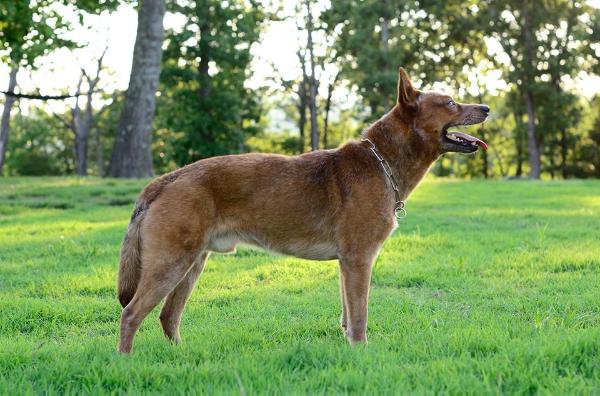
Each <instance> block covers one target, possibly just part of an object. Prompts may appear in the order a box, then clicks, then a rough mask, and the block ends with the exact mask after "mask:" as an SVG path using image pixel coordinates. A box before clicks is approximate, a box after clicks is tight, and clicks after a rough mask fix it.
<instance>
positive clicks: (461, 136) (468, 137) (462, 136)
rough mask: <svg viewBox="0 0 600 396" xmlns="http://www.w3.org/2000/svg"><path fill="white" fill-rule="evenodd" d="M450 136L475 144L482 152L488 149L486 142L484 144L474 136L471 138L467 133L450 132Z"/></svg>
mask: <svg viewBox="0 0 600 396" xmlns="http://www.w3.org/2000/svg"><path fill="white" fill-rule="evenodd" d="M452 134H453V135H455V136H458V137H459V138H463V139H465V140H468V141H469V142H475V144H477V145H478V146H479V147H481V148H482V149H484V150H487V149H488V145H487V143H486V142H484V141H483V140H481V139H479V138H476V137H475V136H471V135H469V134H468V133H462V132H452Z"/></svg>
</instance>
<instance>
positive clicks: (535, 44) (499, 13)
mask: <svg viewBox="0 0 600 396" xmlns="http://www.w3.org/2000/svg"><path fill="white" fill-rule="evenodd" d="M481 8H482V9H481V11H480V13H479V15H480V18H482V19H480V21H481V23H482V26H484V31H485V32H486V34H488V35H489V36H490V37H492V38H493V39H494V40H496V41H497V42H498V43H499V44H500V45H501V46H502V49H503V51H504V53H505V54H506V56H507V58H508V60H509V62H510V66H511V67H510V68H508V69H507V70H508V71H507V73H506V75H505V78H506V80H507V81H511V82H513V84H515V86H516V87H517V91H518V92H519V95H520V96H521V98H522V101H523V104H524V107H525V112H526V114H527V128H526V131H527V146H528V152H529V163H530V177H531V178H535V179H537V178H539V177H540V173H541V153H542V152H543V144H544V134H543V133H540V131H538V129H537V124H538V123H539V122H540V120H539V116H540V114H539V113H540V108H541V106H540V102H541V101H543V100H544V99H545V93H547V91H545V88H544V87H545V85H546V83H545V81H547V80H551V81H553V84H554V87H555V89H556V90H557V92H558V91H561V90H562V88H561V83H560V78H561V77H562V76H565V75H573V74H574V73H575V72H578V71H579V70H580V67H579V66H578V64H584V62H583V61H584V60H586V59H587V60H589V59H592V58H593V57H594V55H593V53H592V52H591V51H592V49H591V48H592V47H591V43H592V42H593V37H592V35H593V34H594V33H593V32H594V31H593V29H591V27H590V26H588V25H592V24H593V23H596V21H595V20H594V18H593V16H594V15H593V14H592V12H591V9H590V8H589V7H588V6H585V5H583V4H581V3H578V2H576V1H572V0H557V1H552V2H550V1H536V2H532V1H530V0H523V1H521V0H519V1H517V0H499V1H494V2H488V3H482V4H481ZM584 15H586V16H587V17H586V18H582V16H584ZM586 20H587V22H585V21H586ZM574 66H575V67H574ZM557 103H558V102H557ZM557 110H558V109H557ZM558 114H560V113H559V111H555V112H554V114H553V115H551V116H553V117H558ZM546 124H548V123H546ZM565 140H566V137H565ZM565 160H566V159H565Z"/></svg>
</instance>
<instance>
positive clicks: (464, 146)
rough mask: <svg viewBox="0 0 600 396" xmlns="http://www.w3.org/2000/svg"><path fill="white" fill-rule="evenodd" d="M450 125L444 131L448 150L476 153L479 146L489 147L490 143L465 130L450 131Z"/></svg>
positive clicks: (443, 136)
mask: <svg viewBox="0 0 600 396" xmlns="http://www.w3.org/2000/svg"><path fill="white" fill-rule="evenodd" d="M448 128H449V126H447V127H445V128H444V130H443V131H442V142H443V144H444V146H447V148H448V151H457V152H466V153H474V152H475V151H477V149H478V148H479V147H481V148H482V149H483V150H487V149H488V145H487V143H486V142H484V141H483V140H481V139H479V138H478V137H475V136H472V135H469V134H468V133H464V132H457V131H448Z"/></svg>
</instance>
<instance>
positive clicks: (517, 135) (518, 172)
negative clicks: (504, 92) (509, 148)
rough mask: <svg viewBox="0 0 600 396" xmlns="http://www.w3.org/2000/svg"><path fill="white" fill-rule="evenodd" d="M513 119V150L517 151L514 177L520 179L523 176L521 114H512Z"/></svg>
mask: <svg viewBox="0 0 600 396" xmlns="http://www.w3.org/2000/svg"><path fill="white" fill-rule="evenodd" d="M513 117H514V118H515V126H516V133H515V148H516V150H517V170H516V171H515V177H521V176H522V175H523V133H522V129H523V114H521V113H520V112H518V111H515V112H513Z"/></svg>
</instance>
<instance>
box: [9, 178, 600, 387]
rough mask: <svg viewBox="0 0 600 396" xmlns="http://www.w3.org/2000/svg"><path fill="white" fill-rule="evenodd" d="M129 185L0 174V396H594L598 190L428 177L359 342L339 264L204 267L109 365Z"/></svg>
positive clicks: (583, 185) (250, 254)
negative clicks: (174, 338)
mask: <svg viewBox="0 0 600 396" xmlns="http://www.w3.org/2000/svg"><path fill="white" fill-rule="evenodd" d="M144 184H145V182H143V181H114V180H103V179H93V178H90V179H78V178H4V179H2V178H0V394H11V395H16V394H27V393H35V394H40V393H48V394H64V393H69V394H74V393H77V394H81V393H93V394H97V393H140V392H144V393H169V394H170V393H188V392H194V393H206V394H214V393H227V394H248V395H249V394H265V393H279V394H281V393H285V394H305V393H309V394H315V393H316V394H331V393H358V394H366V393H368V394H372V393H385V394H391V393H395V394H397V393H409V392H410V393H440V392H441V393H450V394H457V393H460V394H463V393H469V394H498V393H525V394H530V393H538V392H540V393H552V394H562V393H580V394H589V393H596V394H597V393H600V182H592V181H590V182H587V181H568V182H528V181H495V182H485V181H469V182H466V181H441V180H427V181H426V182H425V183H423V185H421V186H420V187H419V188H418V189H417V191H416V192H415V193H414V194H413V196H411V198H410V199H409V201H408V204H407V210H408V217H407V218H406V219H405V220H402V221H401V222H400V225H399V227H398V229H397V230H396V232H395V233H394V235H393V236H392V237H390V238H389V240H388V241H387V242H386V244H385V245H384V247H383V250H382V253H381V254H380V256H379V258H378V259H377V262H376V264H375V267H374V272H373V283H372V292H371V299H370V312H369V314H370V315H369V346H368V347H366V348H364V347H357V348H354V349H353V348H350V347H349V346H348V345H347V344H346V341H345V340H344V338H343V337H342V333H341V330H340V328H339V324H338V323H339V312H340V308H339V297H338V279H337V263H336V262H334V261H330V262H315V261H305V260H300V259H296V258H291V257H282V256H276V255H272V254H269V253H266V252H263V251H260V250H256V249H252V248H243V247H242V248H241V249H238V252H237V253H236V254H235V255H213V256H212V257H211V258H210V259H209V262H208V264H207V268H206V270H205V272H204V274H203V275H202V277H201V279H200V282H199V284H198V286H197V287H196V290H195V291H194V293H193V294H192V297H191V300H190V303H189V304H188V306H187V309H186V312H185V313H184V317H183V322H182V326H181V334H182V338H183V343H182V344H181V345H177V346H175V345H171V344H169V343H168V342H167V341H166V340H165V339H164V337H163V335H162V332H161V329H160V326H159V322H158V310H155V311H153V313H152V314H151V315H150V316H149V317H148V318H147V320H146V321H145V322H144V324H143V325H142V328H141V330H140V332H139V333H138V336H137V337H136V340H135V341H136V342H135V346H134V353H133V355H132V356H130V357H123V356H119V355H117V353H116V349H115V348H116V344H117V328H118V319H119V314H120V311H121V309H120V306H119V303H118V301H117V299H116V295H115V283H116V270H117V265H118V252H119V246H120V242H121V238H122V236H123V232H124V230H125V227H126V226H127V222H128V219H129V216H130V212H131V209H132V203H133V201H134V200H135V197H136V195H137V193H138V192H139V191H140V189H141V188H142V187H143V185H144Z"/></svg>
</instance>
